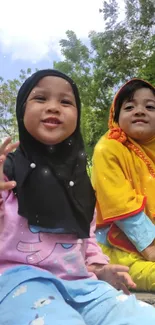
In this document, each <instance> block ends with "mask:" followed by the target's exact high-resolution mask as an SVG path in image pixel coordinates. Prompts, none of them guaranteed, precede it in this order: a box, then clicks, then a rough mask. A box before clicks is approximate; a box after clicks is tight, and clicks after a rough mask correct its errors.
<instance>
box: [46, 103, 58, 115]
mask: <svg viewBox="0 0 155 325" xmlns="http://www.w3.org/2000/svg"><path fill="white" fill-rule="evenodd" d="M46 111H47V112H51V113H59V112H60V105H59V104H58V102H56V101H50V102H49V103H48V104H47V106H46Z"/></svg>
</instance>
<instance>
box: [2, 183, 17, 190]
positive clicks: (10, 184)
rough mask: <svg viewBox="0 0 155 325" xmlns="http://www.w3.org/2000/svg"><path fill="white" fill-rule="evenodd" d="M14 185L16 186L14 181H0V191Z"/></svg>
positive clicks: (10, 188)
mask: <svg viewBox="0 0 155 325" xmlns="http://www.w3.org/2000/svg"><path fill="white" fill-rule="evenodd" d="M15 186H16V182H15V181H10V182H4V181H0V191H5V190H8V191H9V190H12V189H13V188H14V187H15Z"/></svg>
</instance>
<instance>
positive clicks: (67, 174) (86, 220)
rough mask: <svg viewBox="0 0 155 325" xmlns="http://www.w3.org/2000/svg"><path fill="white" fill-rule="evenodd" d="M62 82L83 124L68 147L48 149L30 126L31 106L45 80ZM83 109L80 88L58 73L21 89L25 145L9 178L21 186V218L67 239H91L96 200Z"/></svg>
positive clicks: (10, 163)
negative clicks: (26, 121)
mask: <svg viewBox="0 0 155 325" xmlns="http://www.w3.org/2000/svg"><path fill="white" fill-rule="evenodd" d="M46 76H56V77H60V78H63V79H65V80H66V81H68V82H69V83H70V85H71V87H72V90H73V93H74V96H75V100H76V105H77V110H78V121H77V127H76V130H75V131H74V133H73V134H72V135H71V136H70V137H69V138H67V139H66V140H64V141H63V142H62V143H60V144H57V145H54V146H47V145H44V144H42V143H40V142H39V141H37V140H35V139H34V138H33V137H32V136H31V135H30V134H29V133H28V131H27V130H26V128H25V126H24V122H23V119H24V111H25V103H26V100H27V98H28V96H29V94H30V92H31V91H32V89H33V88H34V87H35V86H36V85H37V83H38V82H39V80H40V79H42V78H44V77H46ZM80 111H81V103H80V97H79V93H78V89H77V86H76V85H75V83H74V82H73V80H72V79H71V78H69V77H68V76H66V75H65V74H63V73H61V72H59V71H57V70H51V69H47V70H40V71H37V72H36V73H34V74H33V75H32V76H31V77H29V78H28V79H27V80H26V81H25V82H24V84H23V85H22V86H21V88H20V90H19V92H18V96H17V103H16V116H17V121H18V130H19V140H20V145H19V147H18V148H17V150H16V151H15V152H14V153H11V154H9V155H8V156H7V159H6V162H5V165H4V173H5V175H6V176H7V177H8V179H9V180H15V181H16V182H17V186H16V189H14V193H15V194H16V195H17V199H18V213H19V214H20V215H21V216H23V217H25V218H27V219H28V223H29V225H35V226H36V225H37V226H40V227H43V228H50V229H52V230H53V231H55V232H59V233H63V234H76V235H77V236H78V237H79V238H86V237H89V232H90V223H91V221H92V219H93V212H94V207H95V195H94V191H93V188H92V186H91V183H90V180H89V177H88V175H87V172H86V154H85V150H84V144H83V139H82V136H81V133H80Z"/></svg>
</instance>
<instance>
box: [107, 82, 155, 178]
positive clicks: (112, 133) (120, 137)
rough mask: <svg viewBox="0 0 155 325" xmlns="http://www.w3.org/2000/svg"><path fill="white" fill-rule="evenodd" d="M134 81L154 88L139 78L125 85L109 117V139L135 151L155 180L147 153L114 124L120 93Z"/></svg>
mask: <svg viewBox="0 0 155 325" xmlns="http://www.w3.org/2000/svg"><path fill="white" fill-rule="evenodd" d="M132 80H142V81H144V82H146V83H147V84H148V85H150V86H151V87H152V85H151V84H150V83H149V82H147V81H145V80H143V79H138V78H133V79H131V80H129V81H128V82H127V83H125V85H123V86H122V87H121V88H120V89H119V91H118V92H117V94H116V96H115V97H114V100H113V103H112V106H111V108H110V115H109V123H108V126H109V134H108V139H114V140H117V141H118V142H120V143H122V144H124V145H125V146H126V147H127V148H129V149H130V150H133V151H134V152H135V153H136V155H137V156H138V157H140V158H141V159H142V160H143V161H144V162H145V164H146V166H147V168H148V170H149V172H150V174H151V175H152V177H154V178H155V170H154V168H153V167H152V165H151V163H150V160H149V159H148V158H147V156H146V155H145V153H144V152H143V151H142V150H140V148H139V147H137V146H136V145H135V144H134V143H132V142H130V141H129V139H128V137H127V135H126V134H125V132H124V131H123V130H122V129H121V128H120V127H119V125H118V124H117V123H115V122H114V113H115V103H116V99H117V97H118V95H119V93H120V91H121V90H122V89H123V88H124V86H126V85H127V84H128V83H130V82H131V81H132Z"/></svg>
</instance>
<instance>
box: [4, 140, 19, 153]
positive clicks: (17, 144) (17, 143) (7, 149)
mask: <svg viewBox="0 0 155 325" xmlns="http://www.w3.org/2000/svg"><path fill="white" fill-rule="evenodd" d="M18 146H19V141H17V142H15V143H10V144H9V145H7V146H6V147H5V149H4V154H5V155H7V154H8V153H9V152H12V151H13V150H14V149H16V148H17V147H18Z"/></svg>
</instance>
